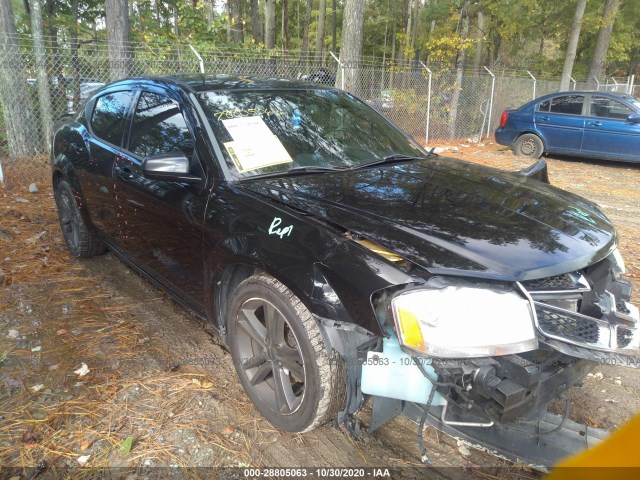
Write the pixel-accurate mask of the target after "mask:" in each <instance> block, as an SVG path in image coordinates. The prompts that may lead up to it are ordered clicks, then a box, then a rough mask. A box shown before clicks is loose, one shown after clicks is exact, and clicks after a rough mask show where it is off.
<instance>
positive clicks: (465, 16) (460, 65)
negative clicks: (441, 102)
mask: <svg viewBox="0 0 640 480" xmlns="http://www.w3.org/2000/svg"><path fill="white" fill-rule="evenodd" d="M469 3H470V0H464V3H463V4H462V11H461V12H460V17H461V21H462V22H461V23H462V25H461V28H460V38H462V39H463V40H464V39H466V38H468V37H469ZM466 59H467V53H466V50H465V49H464V48H463V49H462V50H461V51H460V52H459V53H458V59H457V61H456V81H455V84H454V85H453V93H452V94H451V111H450V112H449V139H450V140H452V139H455V138H456V125H457V121H458V102H459V100H460V91H461V90H462V79H463V77H464V64H465V61H466Z"/></svg>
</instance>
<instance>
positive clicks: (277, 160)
mask: <svg viewBox="0 0 640 480" xmlns="http://www.w3.org/2000/svg"><path fill="white" fill-rule="evenodd" d="M222 123H223V125H224V127H225V128H226V129H227V131H228V132H229V134H230V135H231V138H233V141H232V142H226V143H225V144H224V146H225V148H226V149H227V152H229V155H230V156H231V158H232V159H233V161H234V162H235V164H236V166H237V167H238V170H239V171H240V172H241V173H242V172H247V171H250V170H256V169H258V168H264V167H270V166H272V165H280V164H282V163H291V162H293V159H292V158H291V156H290V155H289V153H288V152H287V150H286V149H285V148H284V145H282V142H281V141H280V139H279V138H278V137H276V136H275V135H274V134H273V132H272V131H271V130H270V129H269V127H268V126H267V124H266V123H264V120H262V118H261V117H259V116H253V117H241V118H229V119H226V120H222Z"/></svg>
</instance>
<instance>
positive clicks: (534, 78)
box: [527, 70, 537, 100]
mask: <svg viewBox="0 0 640 480" xmlns="http://www.w3.org/2000/svg"><path fill="white" fill-rule="evenodd" d="M527 73H528V74H529V76H530V77H531V78H532V79H533V98H532V100H535V99H536V82H537V80H536V77H534V76H533V75H532V74H531V72H530V71H529V70H527Z"/></svg>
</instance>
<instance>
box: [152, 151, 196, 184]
mask: <svg viewBox="0 0 640 480" xmlns="http://www.w3.org/2000/svg"><path fill="white" fill-rule="evenodd" d="M142 174H143V175H144V177H145V178H148V179H150V180H161V181H164V182H181V183H192V184H193V183H200V182H202V179H201V178H200V177H197V176H195V175H189V159H188V158H187V157H186V155H185V154H184V153H182V152H169V153H162V154H160V155H154V156H153V157H149V158H147V159H146V160H145V161H144V163H143V164H142Z"/></svg>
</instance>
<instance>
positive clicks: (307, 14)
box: [300, 0, 313, 58]
mask: <svg viewBox="0 0 640 480" xmlns="http://www.w3.org/2000/svg"><path fill="white" fill-rule="evenodd" d="M305 8H306V10H305V11H304V22H303V23H304V26H303V33H302V48H301V51H300V58H302V57H303V56H305V55H307V53H308V52H309V26H310V25H311V10H312V9H313V0H307V4H306V6H305Z"/></svg>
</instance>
